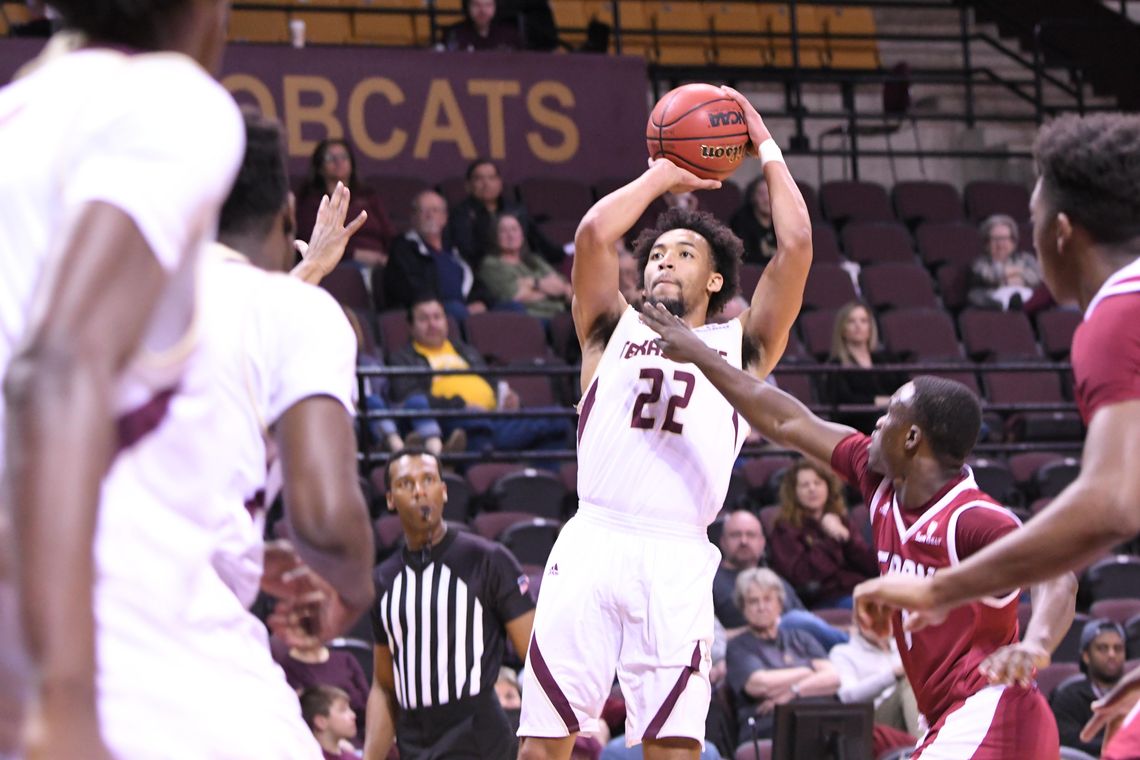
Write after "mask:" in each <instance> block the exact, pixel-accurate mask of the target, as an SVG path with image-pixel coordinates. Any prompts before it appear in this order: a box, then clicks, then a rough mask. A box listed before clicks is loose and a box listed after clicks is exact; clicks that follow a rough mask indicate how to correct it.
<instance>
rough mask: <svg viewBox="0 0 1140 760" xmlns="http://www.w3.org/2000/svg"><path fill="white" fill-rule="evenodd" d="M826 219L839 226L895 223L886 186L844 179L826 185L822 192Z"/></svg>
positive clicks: (822, 187) (822, 203)
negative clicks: (854, 223) (859, 223)
mask: <svg viewBox="0 0 1140 760" xmlns="http://www.w3.org/2000/svg"><path fill="white" fill-rule="evenodd" d="M819 201H820V206H821V208H822V210H823V216H824V218H825V219H827V220H828V221H829V222H831V223H832V224H834V225H836V226H837V227H842V226H843V225H844V224H846V223H847V222H851V221H855V222H893V221H894V219H895V215H894V212H893V211H891V202H890V199H889V198H887V191H886V190H884V189H883V186H882V185H877V184H875V183H873V182H855V181H850V180H840V181H835V182H825V183H824V184H823V185H822V186H821V187H820V189H819Z"/></svg>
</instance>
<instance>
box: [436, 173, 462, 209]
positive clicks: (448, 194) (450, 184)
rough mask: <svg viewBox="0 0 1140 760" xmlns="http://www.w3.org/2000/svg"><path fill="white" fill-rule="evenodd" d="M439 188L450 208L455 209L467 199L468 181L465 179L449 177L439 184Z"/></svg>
mask: <svg viewBox="0 0 1140 760" xmlns="http://www.w3.org/2000/svg"><path fill="white" fill-rule="evenodd" d="M438 188H439V194H440V195H442V196H443V197H444V200H446V201H447V206H448V208H454V207H455V206H457V205H459V203H460V202H461V201H462V200H463V199H464V198H466V197H467V180H466V179H465V178H464V177H448V178H447V179H445V180H443V181H442V182H440V183H439V185H438Z"/></svg>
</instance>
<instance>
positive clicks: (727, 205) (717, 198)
mask: <svg viewBox="0 0 1140 760" xmlns="http://www.w3.org/2000/svg"><path fill="white" fill-rule="evenodd" d="M697 197H698V198H699V199H700V204H701V205H700V209H701V211H707V212H709V213H710V214H712V215H713V216H715V217H716V218H717V219H719V220H720V221H722V222H724V223H725V224H728V221H729V219H731V218H732V215H733V214H734V213H736V210H737V209H738V208H740V206H741V205H742V204H743V203H744V191H743V190H742V189H741V188H740V185H738V184H736V183H735V182H722V183H721V186H720V187H719V188H717V189H716V190H702V191H701V193H700V195H698V196H697Z"/></svg>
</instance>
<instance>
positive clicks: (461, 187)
mask: <svg viewBox="0 0 1140 760" xmlns="http://www.w3.org/2000/svg"><path fill="white" fill-rule="evenodd" d="M438 189H439V194H440V195H442V196H443V198H444V200H446V201H447V207H448V208H455V207H456V206H458V205H459V204H460V203H462V202H463V199H464V198H466V197H467V179H466V178H465V177H448V178H447V179H445V180H441V181H440V183H439V185H438ZM503 192H504V193H505V192H507V189H506V188H505V187H504V188H503Z"/></svg>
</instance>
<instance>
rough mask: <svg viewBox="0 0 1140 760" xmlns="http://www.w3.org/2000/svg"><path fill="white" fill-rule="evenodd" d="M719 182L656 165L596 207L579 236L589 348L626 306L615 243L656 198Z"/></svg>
mask: <svg viewBox="0 0 1140 760" xmlns="http://www.w3.org/2000/svg"><path fill="white" fill-rule="evenodd" d="M718 187H720V182H718V181H716V180H711V179H700V178H698V177H697V176H695V175H693V174H692V173H690V172H688V171H685V170H684V169H682V168H680V167H678V166H676V165H675V164H673V163H671V162H669V161H667V160H665V159H658V160H656V161H651V162H650V164H649V168H648V169H647V170H646V171H645V172H644V173H643V174H642V175H641V176H640V177H638V178H637V179H635V180H634V181H633V182H630V183H629V184H628V185H625V186H624V187H621V188H618V189H617V190H615V191H613V192H612V193H610V194H609V195H607V196H606V197H604V198H602V199H601V200H600V201H598V202H597V203H595V204H594V205H593V206H592V207H591V208H590V210H589V211H587V212H586V215H585V216H584V217H582V221H581V223H580V224H579V225H578V231H577V233H576V234H575V235H574V268H573V270H572V271H571V274H570V280H571V282H572V284H573V286H574V301H573V307H572V308H573V313H574V324H575V326H576V328H577V331H578V341H579V343H581V345H582V346H583V347H585V346H586V344H587V342H588V339H589V336H590V335H591V333H592V332H593V329H594V326H595V324H596V323H597V321H598V319H599V317H603V316H609V317H612V318H613V319H615V320H616V319H617V317H618V316H620V314H621V311H622V309H624V308H625V307H626V301H625V298H624V297H622V295H621V291H620V290H618V255H617V250H616V248H615V244H616V243H617V241H618V240H620V239H621V237H622V236H623V235H625V233H627V232H629V230H630V228H631V227H633V225H634V224H636V223H637V220H638V219H640V218H641V215H642V214H644V213H645V210H646V209H647V208H649V204H651V203H652V202H653V201H654V200H656V199H657V198H659V197H660V196H661V195H663V194H665V193H667V192H673V193H684V192H689V191H692V190H711V189H715V188H718Z"/></svg>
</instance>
